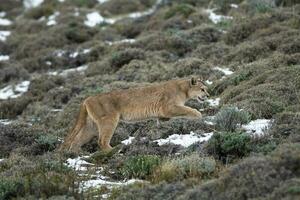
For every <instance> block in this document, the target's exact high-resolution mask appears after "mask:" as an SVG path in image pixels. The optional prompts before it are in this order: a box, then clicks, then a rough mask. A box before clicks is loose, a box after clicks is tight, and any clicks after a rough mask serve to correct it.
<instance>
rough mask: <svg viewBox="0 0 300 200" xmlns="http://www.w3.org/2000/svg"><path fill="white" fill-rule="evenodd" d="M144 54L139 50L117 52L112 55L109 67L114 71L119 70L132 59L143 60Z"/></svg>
mask: <svg viewBox="0 0 300 200" xmlns="http://www.w3.org/2000/svg"><path fill="white" fill-rule="evenodd" d="M144 58H145V52H144V51H143V50H141V49H126V50H123V51H117V52H115V53H113V54H112V57H111V66H112V67H113V68H114V69H119V68H121V67H122V66H123V65H125V64H128V63H129V62H130V61H131V60H133V59H141V60H142V59H144Z"/></svg>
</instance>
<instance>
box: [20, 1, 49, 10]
mask: <svg viewBox="0 0 300 200" xmlns="http://www.w3.org/2000/svg"><path fill="white" fill-rule="evenodd" d="M43 2H44V0H23V6H24V7H25V8H26V9H29V8H35V7H38V6H39V5H41V4H42V3H43Z"/></svg>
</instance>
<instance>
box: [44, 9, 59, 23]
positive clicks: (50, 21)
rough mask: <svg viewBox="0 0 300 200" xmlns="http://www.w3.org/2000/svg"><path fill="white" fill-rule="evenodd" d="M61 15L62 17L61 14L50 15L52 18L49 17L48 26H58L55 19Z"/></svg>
mask: <svg viewBox="0 0 300 200" xmlns="http://www.w3.org/2000/svg"><path fill="white" fill-rule="evenodd" d="M59 15H60V13H59V12H54V13H53V15H50V16H49V17H48V22H47V26H54V25H56V24H57V22H56V21H55V18H56V17H57V16H59Z"/></svg>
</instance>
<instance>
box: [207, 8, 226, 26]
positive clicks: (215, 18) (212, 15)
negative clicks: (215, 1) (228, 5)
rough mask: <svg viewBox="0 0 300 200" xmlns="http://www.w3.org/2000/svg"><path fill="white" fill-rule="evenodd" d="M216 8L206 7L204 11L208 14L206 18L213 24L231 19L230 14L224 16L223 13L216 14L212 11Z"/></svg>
mask: <svg viewBox="0 0 300 200" xmlns="http://www.w3.org/2000/svg"><path fill="white" fill-rule="evenodd" d="M215 10H216V9H206V10H205V11H206V12H207V13H208V14H209V15H208V18H209V19H210V20H211V21H212V22H213V23H215V24H217V23H219V22H221V21H223V20H228V19H232V17H231V16H224V15H218V14H216V13H214V11H215Z"/></svg>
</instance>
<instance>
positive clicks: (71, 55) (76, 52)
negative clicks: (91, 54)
mask: <svg viewBox="0 0 300 200" xmlns="http://www.w3.org/2000/svg"><path fill="white" fill-rule="evenodd" d="M78 55H79V53H78V51H75V52H74V53H71V54H70V57H71V58H76V57H77V56H78Z"/></svg>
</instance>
